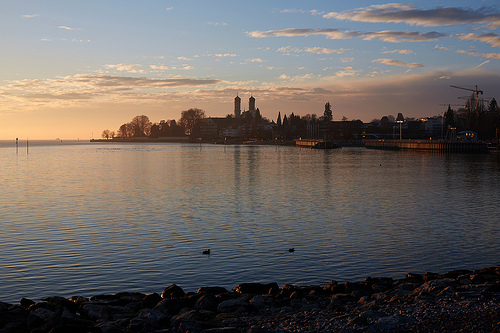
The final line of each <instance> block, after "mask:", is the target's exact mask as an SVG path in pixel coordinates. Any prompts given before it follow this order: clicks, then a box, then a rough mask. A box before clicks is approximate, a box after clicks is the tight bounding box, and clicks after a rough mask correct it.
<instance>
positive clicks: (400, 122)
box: [396, 120, 403, 140]
mask: <svg viewBox="0 0 500 333" xmlns="http://www.w3.org/2000/svg"><path fill="white" fill-rule="evenodd" d="M396 122H397V123H398V124H399V140H401V139H402V135H401V126H402V124H403V121H402V120H396Z"/></svg>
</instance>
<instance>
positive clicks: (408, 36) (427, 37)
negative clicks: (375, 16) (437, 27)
mask: <svg viewBox="0 0 500 333" xmlns="http://www.w3.org/2000/svg"><path fill="white" fill-rule="evenodd" d="M363 37H364V38H363V39H364V40H372V39H380V40H382V41H384V42H390V43H400V42H427V41H431V40H436V39H438V38H442V37H446V35H445V34H443V33H440V32H436V31H431V32H426V33H420V32H416V31H414V32H412V31H390V30H386V31H380V32H369V33H365V34H364V36H363Z"/></svg>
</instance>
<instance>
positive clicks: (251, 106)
mask: <svg viewBox="0 0 500 333" xmlns="http://www.w3.org/2000/svg"><path fill="white" fill-rule="evenodd" d="M248 111H250V112H254V111H255V98H253V96H250V98H249V99H248Z"/></svg>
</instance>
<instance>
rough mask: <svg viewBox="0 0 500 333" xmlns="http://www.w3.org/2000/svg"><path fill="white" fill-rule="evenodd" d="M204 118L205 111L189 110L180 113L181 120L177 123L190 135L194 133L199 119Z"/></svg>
mask: <svg viewBox="0 0 500 333" xmlns="http://www.w3.org/2000/svg"><path fill="white" fill-rule="evenodd" d="M203 118H205V111H203V110H201V109H196V108H194V109H189V110H185V111H182V112H181V119H180V120H179V122H180V123H181V125H182V126H184V128H185V129H186V132H187V133H189V134H190V135H191V134H193V132H195V129H196V126H197V125H198V124H199V121H200V120H201V119H203Z"/></svg>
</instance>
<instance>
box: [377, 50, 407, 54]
mask: <svg viewBox="0 0 500 333" xmlns="http://www.w3.org/2000/svg"><path fill="white" fill-rule="evenodd" d="M382 53H383V54H386V53H399V54H412V53H414V52H413V51H412V50H392V51H384V52H382Z"/></svg>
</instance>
